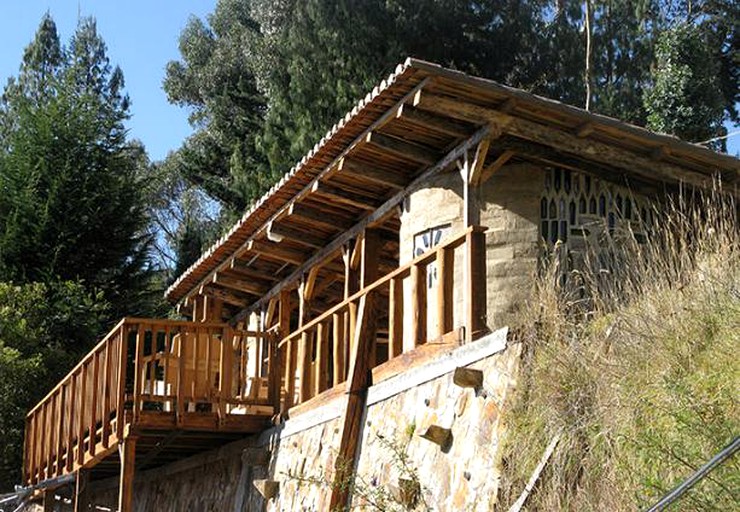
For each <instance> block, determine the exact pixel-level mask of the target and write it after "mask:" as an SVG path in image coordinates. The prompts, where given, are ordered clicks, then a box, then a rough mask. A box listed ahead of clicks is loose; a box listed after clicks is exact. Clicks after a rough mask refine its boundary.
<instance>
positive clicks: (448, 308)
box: [432, 247, 455, 338]
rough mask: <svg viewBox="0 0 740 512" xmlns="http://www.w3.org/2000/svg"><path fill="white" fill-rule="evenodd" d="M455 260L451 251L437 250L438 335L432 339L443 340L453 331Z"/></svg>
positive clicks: (444, 248)
mask: <svg viewBox="0 0 740 512" xmlns="http://www.w3.org/2000/svg"><path fill="white" fill-rule="evenodd" d="M453 258H454V252H453V251H452V250H451V249H449V248H446V247H443V248H441V249H439V250H437V333H436V336H432V338H441V337H442V336H444V335H445V334H447V333H448V332H450V331H451V330H452V309H453V304H452V287H453V285H454V282H453V280H454V277H455V276H454V274H455V267H454V260H453Z"/></svg>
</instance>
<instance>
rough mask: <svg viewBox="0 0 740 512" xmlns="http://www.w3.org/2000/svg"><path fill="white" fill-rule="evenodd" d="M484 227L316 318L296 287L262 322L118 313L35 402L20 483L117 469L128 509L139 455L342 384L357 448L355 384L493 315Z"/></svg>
mask: <svg viewBox="0 0 740 512" xmlns="http://www.w3.org/2000/svg"><path fill="white" fill-rule="evenodd" d="M367 236H370V235H367ZM484 239H485V236H484V228H481V227H477V226H476V227H470V228H467V229H466V230H464V231H462V232H460V233H458V234H457V235H453V236H451V237H449V238H448V239H447V240H445V241H443V242H442V243H441V244H440V245H438V246H436V247H434V248H433V249H431V250H429V251H428V252H426V253H424V254H422V255H420V256H418V257H417V258H415V259H414V260H412V261H410V262H409V263H407V264H405V265H403V266H400V267H399V268H396V269H394V270H392V271H391V272H389V273H387V274H385V275H383V276H381V277H379V278H377V279H375V280H373V281H372V282H371V283H370V284H368V285H366V286H364V287H362V288H361V289H359V290H358V291H357V292H356V293H352V294H351V295H349V296H347V297H346V298H344V299H342V300H341V301H339V302H337V303H335V304H333V305H331V304H329V305H327V306H326V307H325V309H324V310H323V312H321V313H320V314H318V315H317V316H315V317H314V318H312V319H308V318H306V316H307V315H306V314H305V307H304V305H300V306H299V307H298V311H296V308H295V307H294V306H295V304H293V303H292V302H294V301H292V300H291V293H292V292H295V290H292V291H291V290H289V289H285V290H283V291H282V292H281V293H280V294H279V297H277V299H276V300H275V301H274V302H273V306H272V308H268V311H266V312H265V314H264V315H263V317H264V318H263V320H262V321H261V322H260V325H261V328H260V329H256V330H245V329H237V328H235V327H233V326H232V325H230V324H224V323H205V322H190V321H179V320H152V319H141V318H125V319H123V320H122V321H121V322H120V323H119V324H118V325H117V326H116V327H115V328H113V330H112V331H111V332H110V333H109V334H108V335H107V336H106V337H105V338H104V339H103V340H102V341H101V342H100V343H99V344H98V345H97V346H96V347H95V348H94V349H93V350H92V351H91V352H90V353H89V354H88V355H87V356H86V357H85V358H84V359H83V360H82V361H81V362H80V363H79V364H78V365H77V366H76V367H75V368H74V369H73V370H72V371H71V372H70V373H69V374H68V375H67V376H66V377H65V378H64V379H63V380H62V381H61V382H60V383H59V384H58V385H57V386H56V387H55V388H54V389H53V390H52V391H51V392H50V393H49V394H48V395H47V396H46V397H45V398H44V399H43V400H42V401H41V402H40V403H39V404H38V405H36V407H34V408H33V409H32V410H31V411H30V412H29V414H28V415H27V418H26V439H25V447H24V448H25V451H24V465H23V476H24V483H25V484H26V485H29V486H34V485H37V484H39V483H41V482H47V483H48V482H50V481H54V479H59V478H58V477H64V476H65V475H70V474H73V473H74V474H75V475H76V480H77V481H78V485H79V481H80V479H81V475H84V478H88V477H90V475H92V477H94V478H96V479H97V478H103V477H106V476H113V475H117V474H120V477H121V490H120V497H121V498H120V499H121V500H122V501H121V504H120V507H119V508H120V509H121V510H130V503H131V501H130V500H131V492H132V491H131V485H132V482H133V472H134V468H136V469H137V470H138V469H142V468H147V467H155V466H158V465H162V464H166V463H168V462H171V461H174V460H176V459H178V458H182V457H186V456H188V455H191V454H194V453H197V452H200V451H205V450H208V449H212V448H215V447H217V446H219V445H221V444H225V443H227V442H229V441H231V440H233V439H237V438H239V437H243V436H244V435H247V434H253V433H258V432H261V431H263V430H265V429H267V428H268V427H269V426H270V425H271V421H272V420H274V419H279V418H285V417H291V416H293V415H295V414H299V413H300V412H302V411H304V410H307V409H311V408H313V407H314V405H317V404H320V403H322V401H325V400H330V399H332V398H333V397H337V396H340V395H347V397H348V398H347V412H346V419H345V428H347V429H350V430H347V432H348V433H347V434H346V435H345V434H343V439H344V438H346V440H347V441H346V442H345V441H344V440H343V443H342V447H341V448H340V451H346V452H347V453H353V451H352V450H353V447H352V439H353V434H352V433H351V426H352V425H356V422H353V421H352V418H353V417H355V416H357V415H358V414H359V413H358V410H360V409H361V408H362V407H363V406H362V403H361V402H357V401H356V398H357V397H358V396H359V395H358V394H357V393H356V391H357V390H358V389H362V388H367V386H368V385H370V384H371V383H373V382H379V381H381V380H384V379H387V378H389V377H391V376H394V375H397V374H399V373H401V372H403V371H404V370H405V369H406V368H407V367H408V366H409V364H412V363H413V362H414V360H419V359H420V358H421V359H423V358H429V357H434V355H435V354H437V353H439V351H440V350H446V349H449V348H451V346H453V345H455V344H459V343H463V342H465V341H470V340H472V339H474V338H475V337H477V336H478V335H480V334H481V333H482V332H483V330H484V329H485V325H484V322H483V318H484V316H485V313H484V311H485V283H486V281H485V266H484V262H485V243H484ZM367 240H368V239H366V241H365V242H363V244H364V245H363V251H362V262H363V265H362V266H363V268H366V269H367V268H370V267H371V266H372V265H371V260H372V259H373V255H372V253H373V251H372V250H370V249H369V247H370V246H371V245H372V244H369V245H368V242H367ZM374 252H375V258H376V260H377V257H378V252H379V251H378V250H377V247H376V250H375V251H374ZM375 268H376V269H377V268H378V265H375ZM270 309H272V311H269V310H270ZM296 313H297V314H296ZM134 461H136V462H135V463H134ZM59 480H61V479H59ZM44 486H46V485H44Z"/></svg>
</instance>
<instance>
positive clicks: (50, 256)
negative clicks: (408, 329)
mask: <svg viewBox="0 0 740 512" xmlns="http://www.w3.org/2000/svg"><path fill="white" fill-rule="evenodd" d="M47 57H48V60H45V58H47ZM123 86H124V82H123V74H122V72H121V70H120V69H119V68H117V67H116V68H112V67H111V65H110V63H109V61H108V58H107V56H106V48H105V44H104V42H103V40H102V39H101V38H100V36H99V35H98V34H97V30H96V26H95V22H94V20H92V19H83V20H81V21H80V24H79V26H78V28H77V31H76V33H75V35H74V36H73V37H72V40H71V43H70V47H69V49H68V50H66V51H65V50H64V49H63V48H62V47H61V45H60V44H59V39H58V36H57V35H56V29H55V27H54V23H53V21H52V20H51V19H50V18H49V17H48V16H46V17H45V18H44V19H43V20H42V23H41V26H40V27H39V31H38V32H37V35H36V38H35V39H34V41H33V42H32V43H31V45H29V47H28V48H27V50H26V52H25V57H24V62H23V64H22V66H21V72H20V74H19V77H18V79H17V81H14V82H12V83H10V84H9V86H8V87H7V88H6V91H5V95H4V98H5V101H4V108H3V110H2V118H3V120H4V122H3V123H2V124H3V126H6V127H8V129H7V130H6V131H4V132H3V137H2V144H0V148H2V151H1V152H0V189H2V190H3V191H4V196H3V198H2V199H0V226H2V231H1V232H0V261H2V267H1V270H2V272H3V274H2V275H1V276H0V278H2V279H3V280H11V281H15V282H44V281H50V280H57V279H61V280H73V281H76V280H80V281H82V282H84V283H85V284H86V286H88V287H89V288H90V289H96V288H99V289H101V290H103V291H104V294H105V298H106V300H108V301H110V302H111V304H112V314H113V315H115V316H119V315H123V314H131V313H144V312H145V310H146V309H147V308H149V307H150V306H151V301H152V294H151V292H152V290H149V287H150V277H151V275H150V273H149V272H148V270H147V264H146V260H147V248H148V239H147V238H146V237H145V233H146V231H145V227H146V220H147V219H146V216H145V210H144V205H143V202H142V196H141V192H140V184H139V181H138V173H139V170H140V167H141V164H142V161H143V159H144V158H145V155H144V152H143V148H142V147H141V146H140V145H137V144H133V143H131V142H129V141H128V140H127V139H126V130H125V127H124V121H125V120H126V119H128V116H129V114H128V97H127V96H126V95H125V94H124V93H123Z"/></svg>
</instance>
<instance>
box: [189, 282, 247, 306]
mask: <svg viewBox="0 0 740 512" xmlns="http://www.w3.org/2000/svg"><path fill="white" fill-rule="evenodd" d="M199 293H200V294H201V295H204V296H206V297H213V298H216V299H220V300H222V301H224V302H225V303H226V304H232V305H234V306H244V305H245V303H246V302H247V300H246V299H245V298H243V297H240V296H239V295H236V294H234V293H232V292H229V291H227V290H224V289H221V288H214V286H213V285H203V286H201V287H200V291H199Z"/></svg>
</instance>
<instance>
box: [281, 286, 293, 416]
mask: <svg viewBox="0 0 740 512" xmlns="http://www.w3.org/2000/svg"><path fill="white" fill-rule="evenodd" d="M278 334H279V336H280V338H281V339H282V338H285V337H286V336H288V335H289V334H290V290H288V289H285V288H284V289H283V290H281V291H280V317H279V318H278ZM283 353H284V354H285V402H284V404H283V407H282V409H281V412H282V413H283V414H285V413H287V412H288V409H289V408H290V407H291V406H292V405H293V395H294V393H295V358H294V357H293V342H292V341H288V343H286V344H285V348H284V349H283ZM278 400H279V397H278Z"/></svg>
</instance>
